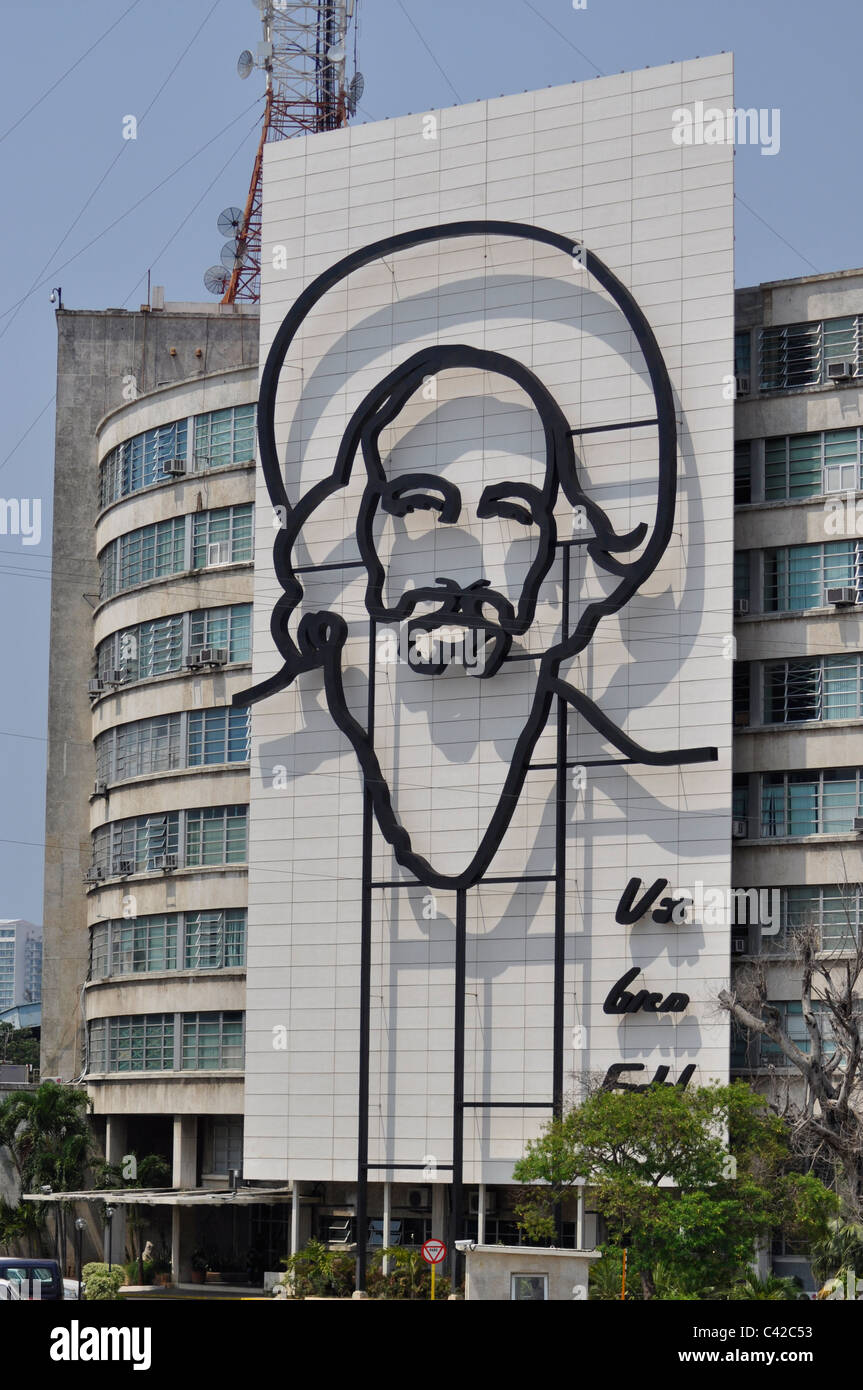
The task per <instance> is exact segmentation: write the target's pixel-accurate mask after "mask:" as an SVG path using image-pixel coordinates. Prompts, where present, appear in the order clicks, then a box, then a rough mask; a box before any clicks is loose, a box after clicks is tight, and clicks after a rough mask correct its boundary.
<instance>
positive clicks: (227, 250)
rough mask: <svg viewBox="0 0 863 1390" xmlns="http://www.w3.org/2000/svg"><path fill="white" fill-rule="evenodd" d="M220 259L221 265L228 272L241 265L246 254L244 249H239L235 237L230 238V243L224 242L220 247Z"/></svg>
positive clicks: (237, 240) (238, 243)
mask: <svg viewBox="0 0 863 1390" xmlns="http://www.w3.org/2000/svg"><path fill="white" fill-rule="evenodd" d="M220 259H221V262H222V265H223V266H225V267H226V268H227V269H228V270H234V269H235V267H236V266H239V265H242V264H243V261H244V260H245V259H246V252H245V248H243V249H241V248H240V242H239V239H238V238H237V237H235V236H232V237H231V240H230V241H226V242H225V244H224V246H223V247H222V254H221V257H220Z"/></svg>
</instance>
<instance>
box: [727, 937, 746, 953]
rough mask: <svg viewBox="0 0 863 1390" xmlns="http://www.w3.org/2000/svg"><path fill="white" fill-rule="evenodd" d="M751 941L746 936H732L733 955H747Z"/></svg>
mask: <svg viewBox="0 0 863 1390" xmlns="http://www.w3.org/2000/svg"><path fill="white" fill-rule="evenodd" d="M748 945H749V943H748V941H747V939H746V937H745V936H732V938H731V954H732V955H733V956H745V955H746V950H747V947H748Z"/></svg>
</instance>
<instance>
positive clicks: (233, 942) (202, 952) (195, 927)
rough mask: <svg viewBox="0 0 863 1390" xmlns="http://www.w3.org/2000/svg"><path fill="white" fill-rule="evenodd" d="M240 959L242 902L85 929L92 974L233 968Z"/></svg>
mask: <svg viewBox="0 0 863 1390" xmlns="http://www.w3.org/2000/svg"><path fill="white" fill-rule="evenodd" d="M245 962H246V912H245V909H244V908H224V909H214V910H213V911H211V912H187V913H182V912H172V913H164V914H156V915H151V916H143V917H134V918H131V919H129V920H127V919H125V918H116V919H114V920H113V921H109V922H97V923H96V925H95V926H93V927H91V929H90V974H89V978H90V979H91V980H105V979H110V978H111V976H113V975H127V974H140V973H148V972H150V973H153V972H161V971H166V970H178V969H180V970H183V969H185V970H221V969H230V968H234V969H236V968H237V967H240V966H243V965H245Z"/></svg>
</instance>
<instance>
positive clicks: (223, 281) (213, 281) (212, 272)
mask: <svg viewBox="0 0 863 1390" xmlns="http://www.w3.org/2000/svg"><path fill="white" fill-rule="evenodd" d="M230 283H231V272H230V271H229V270H225V267H224V266H221V265H211V266H210V269H209V270H205V271H204V288H205V289H206V291H207V294H224V293H225V290H226V289H227V288H228V286H229V284H230Z"/></svg>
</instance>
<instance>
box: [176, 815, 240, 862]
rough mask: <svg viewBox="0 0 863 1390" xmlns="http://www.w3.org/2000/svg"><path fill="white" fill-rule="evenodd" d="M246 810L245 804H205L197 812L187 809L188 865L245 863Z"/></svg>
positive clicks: (186, 859) (186, 857)
mask: <svg viewBox="0 0 863 1390" xmlns="http://www.w3.org/2000/svg"><path fill="white" fill-rule="evenodd" d="M247 809H248V808H247V807H246V806H204V807H202V809H201V810H198V811H187V812H186V854H185V863H186V865H187V867H189V868H194V867H196V866H199V865H207V864H243V863H245V859H246V812H247Z"/></svg>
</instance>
